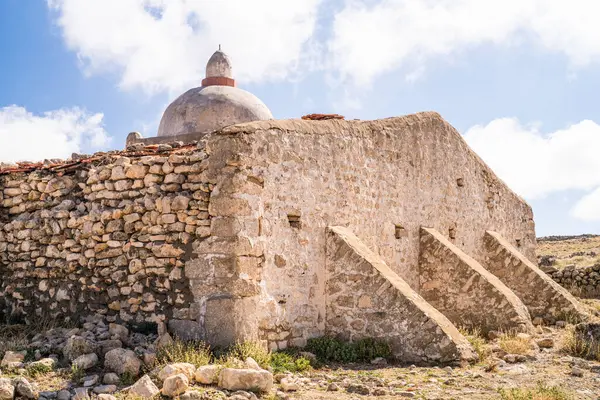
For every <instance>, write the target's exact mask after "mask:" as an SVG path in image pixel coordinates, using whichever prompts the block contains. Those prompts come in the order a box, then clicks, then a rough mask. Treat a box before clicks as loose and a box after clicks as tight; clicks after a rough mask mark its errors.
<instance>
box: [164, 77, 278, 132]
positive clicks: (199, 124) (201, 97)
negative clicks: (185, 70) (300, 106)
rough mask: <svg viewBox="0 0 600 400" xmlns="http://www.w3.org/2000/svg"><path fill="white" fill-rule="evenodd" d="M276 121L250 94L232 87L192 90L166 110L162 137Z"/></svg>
mask: <svg viewBox="0 0 600 400" xmlns="http://www.w3.org/2000/svg"><path fill="white" fill-rule="evenodd" d="M267 119H273V115H272V114H271V111H269V109H268V108H267V106H266V105H265V104H264V103H263V102H262V101H260V99H259V98H258V97H256V96H255V95H253V94H252V93H250V92H247V91H245V90H242V89H238V88H235V87H230V86H206V87H198V88H194V89H190V90H188V91H187V92H185V93H184V94H182V95H181V96H179V97H178V98H177V99H176V100H175V101H173V102H172V103H171V104H170V105H169V106H168V107H167V109H166V110H165V113H164V114H163V117H162V119H161V121H160V126H159V127H158V136H174V135H180V134H184V133H195V132H212V131H216V130H219V129H221V128H224V127H226V126H229V125H235V124H239V123H242V122H251V121H261V120H267Z"/></svg>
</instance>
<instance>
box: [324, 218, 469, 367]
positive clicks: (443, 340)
mask: <svg viewBox="0 0 600 400" xmlns="http://www.w3.org/2000/svg"><path fill="white" fill-rule="evenodd" d="M326 257H327V258H326V291H325V295H326V321H325V329H326V333H327V334H328V335H332V336H338V337H342V338H344V339H347V340H357V339H361V338H376V339H381V340H384V341H386V342H388V343H390V344H391V346H392V350H393V354H394V356H395V357H396V358H398V359H399V360H402V361H404V362H412V363H431V362H442V363H448V362H461V361H473V360H474V359H475V357H476V356H475V353H474V351H473V348H472V347H471V345H470V344H469V343H468V341H467V340H466V339H465V337H464V336H462V335H461V334H460V332H459V331H458V330H457V329H456V327H455V326H454V325H453V324H452V323H451V322H450V321H449V320H448V319H447V318H446V317H445V316H444V315H443V314H442V313H440V312H439V311H438V310H436V309H435V308H433V307H432V306H431V305H430V304H428V303H427V302H426V301H425V300H424V299H423V298H422V297H421V296H419V294H418V293H417V292H416V291H414V290H413V289H412V288H411V287H410V286H409V285H408V284H407V283H406V282H405V281H404V280H403V279H402V278H400V277H399V276H398V275H397V274H396V273H394V272H393V271H392V270H391V269H390V268H389V267H388V266H387V265H386V263H385V262H384V261H383V260H382V259H381V257H379V256H378V255H377V254H375V253H374V252H372V251H371V250H370V249H369V248H368V247H367V246H366V245H365V244H364V243H363V242H361V241H360V239H358V238H357V237H356V236H355V235H354V234H353V233H352V232H351V231H350V230H349V229H347V228H344V227H329V228H328V230H327V256H326Z"/></svg>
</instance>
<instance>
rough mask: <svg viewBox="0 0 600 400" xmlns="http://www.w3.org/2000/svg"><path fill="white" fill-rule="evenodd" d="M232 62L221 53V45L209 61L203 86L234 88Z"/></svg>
mask: <svg viewBox="0 0 600 400" xmlns="http://www.w3.org/2000/svg"><path fill="white" fill-rule="evenodd" d="M231 70H232V67H231V60H230V59H229V57H228V56H227V54H225V53H223V52H222V51H221V45H220V44H219V50H217V51H215V53H214V54H213V55H212V57H210V60H208V64H206V78H205V79H203V80H202V86H214V85H217V86H234V87H235V80H234V79H233V74H232V72H231Z"/></svg>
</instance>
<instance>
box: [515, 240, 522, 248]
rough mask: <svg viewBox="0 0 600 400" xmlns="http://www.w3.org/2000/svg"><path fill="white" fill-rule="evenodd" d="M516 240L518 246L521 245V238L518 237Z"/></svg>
mask: <svg viewBox="0 0 600 400" xmlns="http://www.w3.org/2000/svg"><path fill="white" fill-rule="evenodd" d="M516 242H517V247H521V239H517V240H516Z"/></svg>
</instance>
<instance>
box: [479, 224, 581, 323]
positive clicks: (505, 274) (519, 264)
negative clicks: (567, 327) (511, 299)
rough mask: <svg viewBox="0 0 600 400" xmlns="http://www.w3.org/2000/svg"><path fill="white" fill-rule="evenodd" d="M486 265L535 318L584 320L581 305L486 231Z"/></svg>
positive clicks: (551, 320)
mask: <svg viewBox="0 0 600 400" xmlns="http://www.w3.org/2000/svg"><path fill="white" fill-rule="evenodd" d="M485 241H486V245H487V248H488V257H487V260H486V262H485V263H484V266H485V268H486V269H488V270H489V271H490V272H491V273H493V274H494V275H495V276H497V277H498V278H499V279H500V280H501V281H502V282H503V283H504V284H505V285H506V286H508V287H509V288H510V289H511V290H512V291H513V292H515V293H516V294H517V296H519V298H520V299H521V300H522V301H523V303H524V304H525V306H527V309H528V310H529V313H530V315H531V317H532V318H542V319H544V320H545V321H546V323H553V322H556V321H557V320H563V321H564V320H570V321H573V320H581V319H585V312H584V311H583V309H582V308H581V305H580V304H579V302H578V301H577V300H576V299H575V298H574V297H573V296H572V295H571V294H570V293H569V292H568V291H567V290H566V289H565V288H563V287H561V286H560V285H559V284H558V283H556V282H554V281H553V280H552V278H550V277H549V276H548V275H546V274H545V273H543V272H542V271H541V270H540V269H539V268H538V267H537V266H536V265H534V264H533V263H532V262H531V261H529V260H528V259H526V258H525V257H523V256H522V255H521V254H519V252H518V251H517V249H515V248H514V246H512V245H511V244H510V243H508V241H506V240H505V239H504V238H503V237H502V236H500V235H499V234H498V233H496V232H487V233H486V235H485Z"/></svg>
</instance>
